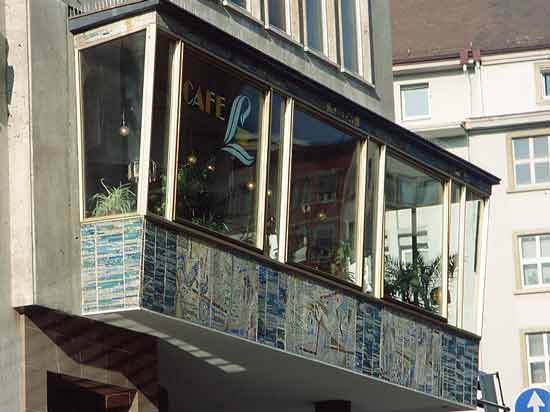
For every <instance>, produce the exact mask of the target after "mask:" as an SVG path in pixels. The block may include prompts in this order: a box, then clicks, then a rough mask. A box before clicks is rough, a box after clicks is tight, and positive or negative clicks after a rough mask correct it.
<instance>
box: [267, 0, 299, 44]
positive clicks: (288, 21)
mask: <svg viewBox="0 0 550 412" xmlns="http://www.w3.org/2000/svg"><path fill="white" fill-rule="evenodd" d="M281 1H282V2H283V4H284V6H285V29H284V30H283V29H282V28H280V27H278V26H275V25H274V24H272V23H271V21H270V20H269V0H263V7H264V21H265V28H266V29H268V30H274V31H275V32H278V33H282V34H283V35H285V37H290V39H292V37H291V36H292V10H291V8H292V5H291V4H290V0H281ZM292 41H294V40H292Z"/></svg>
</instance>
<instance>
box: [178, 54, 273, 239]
mask: <svg viewBox="0 0 550 412" xmlns="http://www.w3.org/2000/svg"><path fill="white" fill-rule="evenodd" d="M183 61H184V67H183V80H182V81H183V85H182V101H181V121H180V124H181V128H180V136H179V153H178V168H177V181H176V218H177V219H178V218H179V219H183V220H186V221H190V222H192V223H195V224H198V225H201V226H203V227H206V228H208V229H210V230H214V231H216V232H219V233H221V234H224V235H226V236H230V237H232V238H233V239H236V240H240V241H244V242H248V243H251V244H255V241H256V212H257V193H256V192H257V191H256V188H257V181H256V180H257V167H258V162H257V161H256V159H257V151H258V146H259V139H260V135H261V133H260V125H261V112H262V109H261V107H262V105H263V97H264V92H263V91H262V90H260V89H258V88H257V87H256V86H255V85H254V84H253V83H251V82H249V81H247V80H245V79H243V78H242V77H241V76H238V75H236V74H234V73H233V72H231V71H229V69H226V68H224V67H223V66H222V65H221V64H219V63H217V62H215V61H213V60H210V59H209V58H207V57H206V56H204V55H203V54H201V53H199V52H197V51H195V50H193V49H192V48H190V47H186V48H185V52H184V59H183Z"/></svg>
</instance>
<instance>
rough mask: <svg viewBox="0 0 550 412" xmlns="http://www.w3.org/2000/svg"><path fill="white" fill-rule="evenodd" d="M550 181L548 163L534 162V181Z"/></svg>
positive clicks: (549, 165)
mask: <svg viewBox="0 0 550 412" xmlns="http://www.w3.org/2000/svg"><path fill="white" fill-rule="evenodd" d="M548 182H550V163H549V162H544V163H535V183H548Z"/></svg>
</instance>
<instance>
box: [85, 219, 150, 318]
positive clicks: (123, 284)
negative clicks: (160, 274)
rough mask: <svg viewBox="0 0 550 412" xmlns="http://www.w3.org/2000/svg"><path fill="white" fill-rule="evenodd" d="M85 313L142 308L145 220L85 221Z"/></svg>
mask: <svg viewBox="0 0 550 412" xmlns="http://www.w3.org/2000/svg"><path fill="white" fill-rule="evenodd" d="M80 236H81V265H82V311H83V313H91V312H99V311H105V310H115V309H128V308H135V307H138V304H139V298H138V297H139V286H140V279H139V277H140V272H141V257H142V249H143V248H142V238H143V219H142V218H132V219H121V220H109V221H104V222H94V223H85V224H82V226H81V230H80Z"/></svg>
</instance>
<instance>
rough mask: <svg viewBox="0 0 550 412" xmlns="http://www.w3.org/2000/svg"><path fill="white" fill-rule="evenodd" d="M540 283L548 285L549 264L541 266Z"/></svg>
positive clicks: (549, 275)
mask: <svg viewBox="0 0 550 412" xmlns="http://www.w3.org/2000/svg"><path fill="white" fill-rule="evenodd" d="M542 283H544V284H545V285H549V284H550V263H543V264H542Z"/></svg>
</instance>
